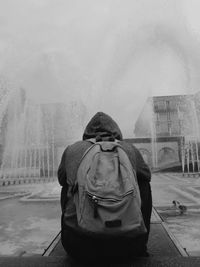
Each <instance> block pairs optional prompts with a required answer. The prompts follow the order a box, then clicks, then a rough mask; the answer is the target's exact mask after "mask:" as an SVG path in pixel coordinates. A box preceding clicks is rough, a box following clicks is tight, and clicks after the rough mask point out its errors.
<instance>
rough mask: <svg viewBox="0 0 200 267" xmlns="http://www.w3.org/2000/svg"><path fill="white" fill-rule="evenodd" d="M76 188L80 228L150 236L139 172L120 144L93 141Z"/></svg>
mask: <svg viewBox="0 0 200 267" xmlns="http://www.w3.org/2000/svg"><path fill="white" fill-rule="evenodd" d="M90 141H91V142H92V143H93V145H92V146H90V147H89V149H87V151H86V152H85V153H84V155H83V157H82V159H81V163H80V165H79V168H78V171H77V180H76V182H75V185H74V187H73V199H74V204H75V207H76V215H77V223H78V227H79V228H81V229H82V230H84V231H86V232H92V233H97V234H104V235H122V236H123V235H124V236H125V235H127V236H132V237H133V236H134V237H135V236H137V235H140V234H144V233H146V232H147V230H146V227H145V224H144V221H143V216H142V213H141V199H140V192H139V187H138V184H137V178H136V172H135V170H134V169H133V167H132V164H131V162H130V160H129V158H128V155H127V154H126V152H125V151H124V149H123V148H122V146H121V145H120V144H119V142H117V141H112V142H111V141H100V142H96V141H94V140H93V141H92V140H90Z"/></svg>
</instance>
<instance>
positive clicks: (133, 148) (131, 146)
mask: <svg viewBox="0 0 200 267" xmlns="http://www.w3.org/2000/svg"><path fill="white" fill-rule="evenodd" d="M120 145H121V146H122V147H124V148H127V149H131V150H132V151H137V150H138V149H137V148H136V147H135V146H134V144H133V143H130V142H127V141H126V140H122V141H120Z"/></svg>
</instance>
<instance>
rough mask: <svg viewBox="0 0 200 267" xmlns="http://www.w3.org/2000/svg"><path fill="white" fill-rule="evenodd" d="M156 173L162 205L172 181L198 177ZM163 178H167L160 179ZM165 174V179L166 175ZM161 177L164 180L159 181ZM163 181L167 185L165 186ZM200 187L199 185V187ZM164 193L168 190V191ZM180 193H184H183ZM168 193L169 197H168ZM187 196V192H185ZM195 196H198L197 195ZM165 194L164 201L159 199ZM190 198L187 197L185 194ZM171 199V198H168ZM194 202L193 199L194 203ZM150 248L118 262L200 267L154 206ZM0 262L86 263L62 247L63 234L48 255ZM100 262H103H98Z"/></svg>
mask: <svg viewBox="0 0 200 267" xmlns="http://www.w3.org/2000/svg"><path fill="white" fill-rule="evenodd" d="M157 178H158V177H156V176H155V177H154V178H153V179H154V181H152V182H153V194H154V197H155V198H154V203H155V204H159V206H160V205H161V206H162V205H163V204H167V203H170V202H169V201H171V198H169V195H167V193H166V191H167V188H166V186H168V188H169V190H170V184H171V185H174V184H179V185H183V183H185V185H186V187H187V185H189V184H192V183H193V182H194V181H193V180H192V179H193V178H191V180H188V179H185V178H183V179H182V177H177V176H175V178H173V177H172V176H171V175H169V177H167V175H166V174H165V175H163V177H162V176H161V177H159V179H157ZM160 178H163V179H160ZM164 178H165V179H164ZM158 181H160V184H159V183H158ZM163 185H166V186H164V187H163ZM159 187H162V189H163V188H164V190H163V192H162V193H160V191H158V190H157V189H158V188H159ZM196 189H197V190H198V188H196ZM164 193H166V194H165V195H164ZM170 193H171V194H172V195H170V197H172V199H173V197H174V193H175V194H177V192H176V190H175V191H173V192H171V191H170ZM179 196H180V194H179ZM186 196H187V195H186ZM167 197H168V198H167ZM183 197H185V194H184V196H183ZM194 197H195V196H194ZM160 198H161V202H162V203H160V202H159V199H160ZM185 199H187V198H185ZM167 201H168V202H167ZM189 202H193V199H189ZM191 204H192V203H191ZM148 251H149V253H150V257H148V258H136V259H135V260H134V261H133V262H132V263H131V264H127V265H124V264H123V265H117V266H118V267H120V266H127V267H134V266H136V267H137V266H146V267H148V266H149V267H157V266H162V267H165V266H166V267H169V266H170V267H175V266H191V267H193V266H194V267H197V266H198V267H199V266H200V257H188V254H187V252H186V251H185V250H184V249H183V248H182V247H181V245H180V244H179V242H178V241H177V239H176V238H175V237H174V236H173V234H172V233H171V232H170V231H169V229H168V227H167V225H166V224H165V222H163V221H162V220H161V218H160V217H159V215H158V214H157V212H156V211H155V210H153V213H152V218H151V231H150V238H149V242H148ZM0 266H2V267H4V266H5V267H10V266H12V267H18V266H20V267H33V266H37V267H41V266H42V267H43V266H49V267H54V266H58V267H61V266H65V267H79V266H84V265H82V264H78V263H75V262H72V261H71V260H70V259H69V257H68V256H67V254H66V253H65V251H64V249H63V248H62V245H61V242H60V235H58V236H57V238H56V239H55V240H54V242H53V243H52V245H51V246H50V247H49V248H48V249H47V251H46V253H45V254H44V256H39V257H35V256H34V257H33V256H31V257H25V256H24V257H0ZM96 266H100V265H96ZM102 266H103V267H104V266H110V267H111V266H115V265H112V264H106V263H105V264H103V265H102Z"/></svg>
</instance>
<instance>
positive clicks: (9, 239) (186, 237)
mask: <svg viewBox="0 0 200 267" xmlns="http://www.w3.org/2000/svg"><path fill="white" fill-rule="evenodd" d="M151 184H152V193H153V204H154V206H155V207H156V209H157V211H158V212H159V214H160V215H161V217H162V218H163V220H164V221H165V222H166V223H167V225H168V227H169V228H170V230H171V231H172V232H173V234H174V235H175V237H176V239H177V240H178V241H179V243H180V244H181V246H182V247H184V248H185V249H186V250H187V252H188V253H189V254H190V255H198V256H200V231H199V225H200V212H199V211H200V178H198V177H182V175H181V174H175V173H174V174H169V173H165V174H160V173H159V174H154V175H153V176H152V183H151ZM59 196H60V187H59V185H58V183H57V182H51V183H44V184H31V185H30V184H24V185H17V186H4V187H0V202H1V209H0V255H24V256H26V255H30V254H34V255H35V254H40V255H41V254H42V253H43V252H44V250H45V249H46V248H47V246H48V245H49V244H50V242H51V241H52V240H53V238H54V237H55V236H56V235H57V234H58V232H59V231H60V214H61V211H60V203H59ZM173 200H178V201H180V202H181V204H184V205H186V206H187V211H186V213H185V214H183V215H180V212H179V210H178V209H175V208H174V207H173V205H172V201H173Z"/></svg>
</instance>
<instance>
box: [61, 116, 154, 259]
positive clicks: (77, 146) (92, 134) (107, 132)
mask: <svg viewBox="0 0 200 267" xmlns="http://www.w3.org/2000/svg"><path fill="white" fill-rule="evenodd" d="M90 138H96V139H98V140H101V139H102V138H103V139H106V140H109V138H111V139H118V140H120V141H121V142H120V144H121V146H122V147H123V148H124V150H125V151H126V152H127V154H128V157H129V159H130V161H131V163H132V166H133V168H134V169H135V171H136V174H137V179H138V184H139V189H140V195H141V200H142V207H141V210H142V214H143V218H144V222H145V225H146V228H147V231H148V232H147V234H146V236H145V237H143V241H141V240H140V241H141V242H142V243H141V244H142V246H143V252H144V251H145V250H146V243H147V240H148V235H149V230H150V217H151V209H152V198H151V188H150V184H149V182H150V179H151V173H150V170H149V168H148V166H147V165H146V163H145V162H144V160H143V158H142V156H141V154H140V152H139V151H138V150H137V149H136V148H135V147H134V146H133V145H132V144H129V143H127V142H125V141H123V138H122V133H121V131H120V129H119V126H118V125H117V123H116V122H115V121H114V120H113V119H112V118H111V117H110V116H108V115H106V114H105V113H103V112H98V113H97V114H96V115H95V116H94V117H93V118H92V119H91V120H90V122H89V123H88V125H87V126H86V128H85V131H84V133H83V140H82V141H78V142H76V143H74V144H73V145H70V146H68V147H67V148H66V149H65V151H64V153H63V155H62V159H61V163H60V166H59V168H58V180H59V183H60V185H61V186H62V191H61V207H62V212H63V214H64V211H65V208H66V207H67V203H68V205H69V203H70V200H71V195H70V190H68V184H74V182H75V181H76V172H77V169H78V167H79V164H80V162H81V158H82V156H83V154H84V152H85V151H86V150H87V149H88V148H89V147H90V146H91V145H92V144H91V142H89V141H87V139H90ZM63 218H64V215H63ZM64 220H65V219H62V225H65V223H64ZM63 227H64V228H65V226H63ZM86 239H87V238H86ZM93 241H94V240H93ZM93 241H91V239H87V241H86V240H85V237H83V236H81V235H80V234H79V233H77V232H74V231H73V229H66V228H65V230H64V231H63V232H62V243H63V246H64V248H65V250H66V251H67V252H68V253H69V254H71V255H72V256H73V253H75V254H76V253H77V250H79V252H80V247H79V248H78V246H79V245H80V246H81V251H82V252H80V253H83V256H84V255H86V254H87V252H88V249H87V246H88V247H90V249H91V250H92V249H93V243H94V242H95V241H94V242H93ZM118 242H120V243H122V244H123V242H125V244H124V245H122V247H123V246H125V247H126V250H127V251H129V250H130V253H132V248H131V247H133V245H134V244H136V246H135V247H137V244H138V241H134V242H135V243H134V242H133V241H132V240H125V241H122V240H118V241H116V242H115V241H113V243H112V241H111V244H108V251H109V249H110V246H114V245H116V244H115V243H118ZM132 242H133V243H132ZM90 243H91V246H90ZM85 244H86V245H85ZM102 246H104V247H105V244H104V243H103V244H101V246H100V247H101V250H102ZM84 247H86V251H85V250H84ZM89 251H90V250H89ZM94 253H95V251H94ZM114 254H116V253H114ZM89 255H92V253H89ZM80 257H81V254H80Z"/></svg>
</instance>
